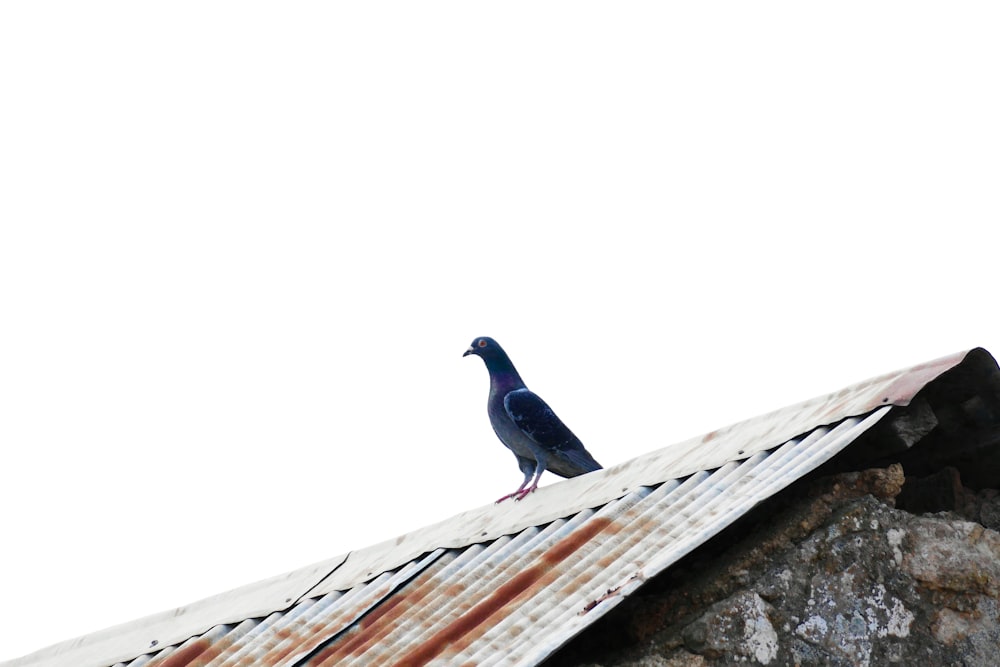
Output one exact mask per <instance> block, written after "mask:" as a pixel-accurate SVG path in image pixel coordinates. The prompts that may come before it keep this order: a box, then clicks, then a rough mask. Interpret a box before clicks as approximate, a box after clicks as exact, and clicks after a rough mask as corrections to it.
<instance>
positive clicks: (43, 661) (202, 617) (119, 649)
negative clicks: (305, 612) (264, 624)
mask: <svg viewBox="0 0 1000 667" xmlns="http://www.w3.org/2000/svg"><path fill="white" fill-rule="evenodd" d="M344 559H345V556H339V557H337V558H332V559H330V560H327V561H323V562H320V563H316V564H314V565H310V566H308V567H304V568H300V569H298V570H295V571H293V572H288V573H286V574H282V575H278V576H276V577H270V578H268V579H265V580H263V581H258V582H256V583H253V584H249V585H247V586H242V587H240V588H237V589H234V590H231V591H227V592H225V593H220V594H219V595H213V596H212V597H209V598H205V599H204V600H199V601H197V602H193V603H191V604H188V605H184V606H183V607H178V608H177V609H173V610H171V611H166V612H161V613H159V614H154V615H152V616H147V617H145V618H140V619H138V620H135V621H131V622H128V623H124V624H122V625H117V626H113V627H110V628H107V629H105V630H100V631H98V632H94V633H91V634H89V635H85V636H83V637H79V638H77V639H72V640H69V641H65V642H61V643H59V644H55V645H53V646H50V647H48V648H44V649H42V650H40V651H37V652H35V653H31V654H29V655H26V656H24V657H21V658H15V659H14V660H10V661H6V662H4V663H2V665H3V667H22V666H23V667H28V666H32V667H33V666H35V665H44V666H45V667H91V666H107V665H112V664H114V663H116V662H120V661H124V660H131V659H133V658H135V657H136V656H137V655H141V654H143V653H146V652H148V651H161V650H162V649H163V647H165V646H171V645H173V644H177V643H180V642H183V641H184V640H186V639H188V638H189V637H192V636H195V635H199V634H201V633H203V632H205V631H206V630H208V629H209V628H212V627H213V626H216V625H219V624H224V623H234V622H235V623H239V622H242V621H244V620H245V619H247V618H253V617H259V616H266V615H267V614H269V613H271V612H272V611H275V610H278V609H287V608H288V607H289V606H290V605H291V604H293V603H294V602H295V601H296V600H299V599H300V598H301V596H302V595H303V594H305V593H306V592H307V591H309V590H310V589H311V588H313V587H314V586H315V585H316V583H317V582H318V581H320V580H322V579H323V578H324V577H325V576H326V575H327V574H329V572H330V571H331V570H333V569H334V568H336V567H337V566H338V565H340V564H341V563H343V561H344Z"/></svg>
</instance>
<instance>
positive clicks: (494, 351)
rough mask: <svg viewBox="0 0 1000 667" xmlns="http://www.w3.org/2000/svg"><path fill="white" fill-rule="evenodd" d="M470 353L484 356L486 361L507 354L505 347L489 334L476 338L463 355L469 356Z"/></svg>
mask: <svg viewBox="0 0 1000 667" xmlns="http://www.w3.org/2000/svg"><path fill="white" fill-rule="evenodd" d="M470 354H474V355H476V356H477V357H482V358H483V360H484V361H485V360H488V359H491V358H494V357H498V356H507V355H506V354H504V351H503V348H502V347H500V345H499V344H498V343H497V342H496V341H495V340H493V339H492V338H490V337H489V336H480V337H479V338H476V339H475V340H474V341H472V345H470V346H469V349H468V350H466V351H465V354H463V355H462V356H463V357H467V356H469V355H470Z"/></svg>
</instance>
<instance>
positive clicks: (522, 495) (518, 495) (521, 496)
mask: <svg viewBox="0 0 1000 667" xmlns="http://www.w3.org/2000/svg"><path fill="white" fill-rule="evenodd" d="M537 488H538V487H537V486H534V485H532V486H529V487H528V488H526V489H525V490H524V491H518V492H516V493H513V494H511V495H513V496H516V497H515V498H514V500H515V501H518V500H524V499H525V498H527V497H528V494H529V493H531V492H533V491H534V490H535V489H537Z"/></svg>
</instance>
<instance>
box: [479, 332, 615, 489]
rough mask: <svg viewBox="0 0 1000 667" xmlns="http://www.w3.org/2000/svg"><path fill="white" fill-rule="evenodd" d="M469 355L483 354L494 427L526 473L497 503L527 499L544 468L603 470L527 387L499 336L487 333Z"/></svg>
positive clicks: (566, 472) (567, 472) (573, 472)
mask: <svg viewBox="0 0 1000 667" xmlns="http://www.w3.org/2000/svg"><path fill="white" fill-rule="evenodd" d="M470 354H472V355H475V356H477V357H479V358H481V359H482V360H483V362H484V363H485V364H486V370H487V371H489V373H490V395H489V399H488V400H487V402H486V412H487V413H488V414H489V417H490V424H491V425H492V426H493V431H494V432H495V433H496V434H497V437H498V438H500V442H502V443H503V444H504V445H506V447H507V448H508V449H509V450H510V451H512V452H514V457H515V458H517V465H518V467H519V468H520V469H521V472H522V473H524V481H523V482H521V486H519V487H517V490H516V491H514V492H512V493H508V494H507V495H505V496H503V497H502V498H499V499H497V501H496V502H497V503H501V502H503V501H505V500H507V499H508V498H514V499H515V501H517V500H522V499H524V498H525V497H526V496H527V495H528V494H529V493H532V492H533V491H535V490H536V489H537V488H538V480H539V478H540V477H541V476H542V473H543V472H545V471H546V470H549V471H551V472H554V473H555V474H557V475H560V476H562V477H576V476H578V475H582V474H584V473H588V472H593V471H594V470H600V469H601V464H600V463H598V462H597V461H596V460H594V457H593V456H591V455H590V452H588V451H587V450H586V449H585V448H584V446H583V443H582V442H580V439H579V438H577V437H576V436H575V435H573V432H572V431H570V430H569V428H568V427H567V426H566V425H565V424H563V423H562V420H560V419H559V417H557V416H556V413H555V412H553V411H552V408H550V407H549V406H548V404H547V403H546V402H545V401H543V400H542V399H541V398H540V397H539V396H538V394H536V393H534V392H533V391H531V390H530V389H528V387H527V386H525V384H524V381H523V380H522V379H521V376H520V375H518V373H517V369H515V368H514V364H513V363H512V362H511V360H510V357H508V356H507V353H506V352H504V350H503V348H502V347H500V345H499V344H498V343H497V342H496V341H495V340H493V339H492V338H489V337H488V336H481V337H479V338H476V339H474V340H473V341H472V345H470V346H469V349H468V350H466V351H465V354H463V355H462V356H463V357H467V356H469V355H470ZM532 477H533V478H534V480H533V481H532ZM528 482H531V486H528Z"/></svg>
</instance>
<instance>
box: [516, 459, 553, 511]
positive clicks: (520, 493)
mask: <svg viewBox="0 0 1000 667" xmlns="http://www.w3.org/2000/svg"><path fill="white" fill-rule="evenodd" d="M546 462H547V459H546V457H544V456H539V457H538V460H537V461H536V462H535V480H534V481H533V482H532V483H531V486H529V487H528V488H526V489H525V488H524V484H527V483H528V480H524V484H522V485H521V488H520V489H518V490H517V491H515V492H514V495H515V496H517V497H516V498H515V500H524V499H525V498H526V497H527V495H528V494H529V493H532V492H533V491H534V490H535V489H537V488H538V480H539V479H541V477H542V473H543V472H545V467H546Z"/></svg>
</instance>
